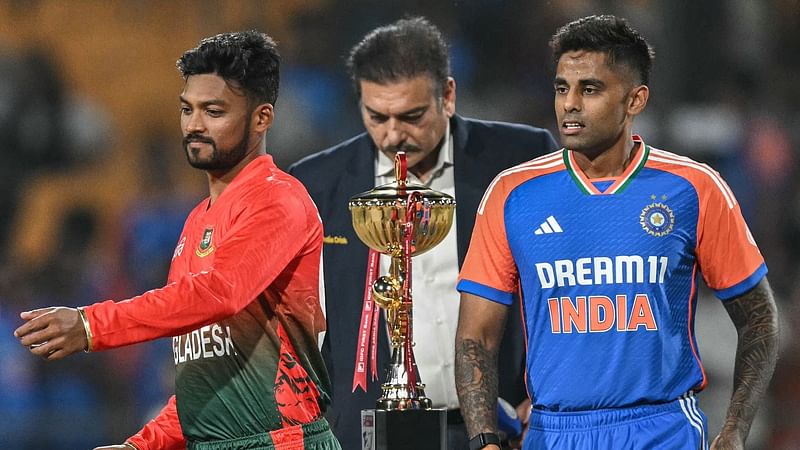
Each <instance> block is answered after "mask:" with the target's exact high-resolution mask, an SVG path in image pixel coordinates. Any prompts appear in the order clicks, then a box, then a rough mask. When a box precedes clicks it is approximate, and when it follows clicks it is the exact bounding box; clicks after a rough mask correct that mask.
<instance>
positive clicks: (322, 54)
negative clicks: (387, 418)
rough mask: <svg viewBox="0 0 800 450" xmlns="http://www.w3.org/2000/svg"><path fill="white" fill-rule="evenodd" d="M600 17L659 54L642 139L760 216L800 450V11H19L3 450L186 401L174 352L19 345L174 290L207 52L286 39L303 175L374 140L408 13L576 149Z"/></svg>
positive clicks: (0, 397)
mask: <svg viewBox="0 0 800 450" xmlns="http://www.w3.org/2000/svg"><path fill="white" fill-rule="evenodd" d="M595 13H614V14H617V15H620V16H623V17H626V18H627V19H628V20H629V21H630V22H631V23H632V24H633V25H634V27H636V28H637V29H639V30H640V32H642V34H643V35H644V36H645V37H646V38H647V39H648V40H649V41H650V42H651V43H652V44H653V46H654V47H655V50H656V55H657V56H656V64H655V68H654V74H653V77H652V83H651V97H650V104H649V106H648V109H647V111H646V113H645V114H644V115H643V116H642V117H641V118H640V119H638V120H637V127H636V128H637V131H638V132H640V133H641V134H642V135H643V136H644V137H645V139H646V141H647V142H648V143H650V144H652V145H654V146H656V147H660V148H663V149H668V150H671V151H674V152H677V153H681V154H684V155H687V156H691V157H693V158H695V159H698V160H700V161H703V162H707V163H709V164H711V165H713V166H714V167H715V168H716V169H717V170H718V171H720V172H721V173H722V174H723V176H724V177H725V178H726V179H727V180H728V182H729V184H730V185H731V187H732V188H733V190H734V192H735V193H736V195H737V197H738V199H739V201H740V203H741V205H742V209H743V211H744V214H745V216H746V218H747V219H748V221H749V224H750V226H751V229H752V231H753V234H754V235H755V237H756V240H757V241H758V243H759V245H760V247H761V249H762V252H763V253H764V256H765V257H766V260H767V263H768V266H769V270H770V272H769V279H770V282H771V283H772V286H773V288H774V289H775V292H776V295H777V300H778V303H779V307H780V311H781V314H782V321H783V322H782V327H783V329H782V346H781V358H780V361H779V364H778V369H777V371H776V373H775V378H774V380H773V382H772V385H771V387H770V391H769V396H768V399H767V401H766V402H765V403H764V404H763V405H762V406H761V410H760V412H759V416H758V420H757V422H756V424H755V425H754V428H753V432H752V434H751V438H750V442H749V444H750V445H749V448H754V449H798V448H800V351H798V350H800V343H798V339H797V336H798V332H800V320H798V319H800V316H799V315H798V310H799V309H800V307H799V306H798V305H800V282H798V274H800V270H798V262H800V177H798V169H800V164H799V163H798V159H799V158H800V108H798V106H797V105H798V104H799V103H800V81H798V78H797V77H798V73H800V58H798V57H797V55H800V0H760V1H755V0H699V1H693V0H686V1H683V0H576V1H555V0H554V1H530V0H408V1H403V2H400V1H376V0H346V1H345V0H280V1H279V0H242V1H220V0H197V1H188V0H179V1H166V0H163V1H158V0H128V1H125V0H107V1H100V0H97V1H91V0H78V1H66V0H64V1H57V0H52V1H47V0H28V1H23V0H0V448H1V449H10V450H27V449H43V448H48V449H65V450H75V449H83V448H92V447H93V446H95V445H99V444H105V443H116V442H121V441H122V440H124V439H125V438H126V437H127V436H129V435H130V434H132V433H134V432H136V431H137V430H138V429H139V427H140V426H141V425H142V424H143V423H144V422H145V421H146V420H148V418H150V417H151V416H152V415H154V414H155V413H156V412H157V411H158V410H159V409H160V407H161V406H162V405H163V403H164V402H165V400H166V398H167V396H168V395H170V393H171V391H172V383H173V376H174V369H173V361H172V351H171V345H170V342H169V341H168V340H166V339H165V340H162V341H159V342H154V343H150V344H145V345H138V346H132V347H128V348H124V349H119V350H114V351H109V352H103V353H99V354H92V355H78V356H75V357H71V358H69V359H67V360H64V361H59V362H54V363H44V362H43V361H40V360H38V359H37V358H34V357H33V356H31V355H30V354H29V353H28V352H27V351H26V350H25V349H23V348H22V347H21V346H19V345H18V343H17V342H16V340H15V339H14V338H13V336H12V332H13V330H14V329H15V328H16V327H17V326H19V325H20V319H19V317H18V315H19V312H20V311H23V310H28V309H32V308H37V307H42V306H47V305H54V304H55V305H69V306H78V305H83V304H88V303H93V302H95V301H98V300H102V299H122V298H127V297H129V296H132V295H135V294H137V293H140V292H142V291H144V290H147V289H150V288H155V287H159V286H161V285H162V284H163V282H164V280H165V277H166V272H167V267H168V264H169V261H170V257H171V255H172V251H173V248H174V246H175V242H176V240H177V236H178V234H179V232H180V229H181V227H182V224H183V219H184V217H185V215H186V214H187V213H188V211H189V210H190V208H191V207H192V206H193V205H194V204H196V202H197V201H199V200H200V199H201V198H202V197H204V196H205V191H206V181H205V177H204V175H203V174H202V173H200V172H198V171H194V170H192V169H190V168H189V167H188V165H187V164H186V162H185V157H184V155H183V152H182V150H181V147H180V138H181V132H180V129H179V126H178V121H179V116H178V106H179V103H178V94H179V93H180V90H181V87H182V80H181V79H180V77H179V75H178V72H177V70H176V69H175V65H174V63H175V60H176V59H177V58H178V57H179V56H180V55H181V53H182V52H183V51H184V50H186V49H188V48H191V47H194V46H195V45H196V43H197V42H198V40H199V39H200V38H202V37H205V36H208V35H212V34H216V33H219V32H223V31H231V30H238V29H244V28H255V29H259V30H262V31H265V32H267V33H269V34H271V35H272V36H274V37H275V38H276V40H277V41H278V44H279V47H280V50H281V53H282V55H283V66H282V80H281V89H280V95H279V98H278V102H277V105H276V121H275V125H274V128H273V130H272V131H271V132H270V135H269V137H268V148H269V151H270V152H271V153H272V154H273V155H274V157H275V159H276V161H277V162H278V164H279V165H280V166H281V167H284V168H286V167H287V166H288V165H289V164H291V163H292V162H294V161H296V160H297V159H298V158H300V157H302V156H304V155H306V154H309V153H311V152H314V151H317V150H320V149H323V148H325V147H328V146H330V145H333V144H335V143H337V142H339V141H341V140H344V139H345V138H347V137H349V136H352V135H354V134H356V133H359V132H360V131H361V130H362V125H361V122H360V117H359V115H358V109H357V104H356V99H355V97H354V95H353V91H352V89H351V86H350V83H349V80H348V77H347V74H346V72H345V67H344V58H345V56H346V54H347V52H348V50H349V48H350V47H351V46H352V45H353V44H355V43H356V42H357V41H358V39H359V38H360V37H361V36H363V35H364V34H365V33H366V32H367V31H369V30H370V29H372V28H374V27H376V26H379V25H382V24H385V23H388V22H391V21H394V20H396V19H398V18H401V17H403V16H405V15H417V14H422V15H426V16H427V17H429V18H430V19H431V20H432V21H433V22H434V23H436V24H437V25H438V26H439V27H441V29H442V30H443V31H444V33H445V35H446V37H447V39H448V41H449V43H450V45H451V58H452V67H453V72H454V76H455V78H456V81H457V85H458V91H457V94H458V99H457V110H458V112H459V113H461V114H463V115H467V116H472V117H477V118H482V119H496V120H506V121H513V122H523V123H529V124H534V125H538V126H542V127H546V128H549V129H551V130H552V131H553V132H554V136H558V134H557V132H555V120H554V114H553V106H552V104H553V103H552V68H553V65H552V63H551V58H550V52H549V48H548V47H547V41H548V39H549V37H550V36H551V35H552V33H553V32H554V31H555V30H556V28H557V27H558V26H560V25H562V24H564V23H566V22H567V21H569V20H572V19H575V18H577V17H581V16H584V15H588V14H595ZM497 151H502V149H501V148H498V149H497ZM587 226H591V224H587ZM699 303H700V306H699V307H698V313H697V314H698V323H697V334H698V339H699V341H700V352H701V357H702V358H703V361H704V363H705V366H706V370H707V373H708V377H709V387H708V389H706V391H705V392H703V393H702V394H701V395H700V403H701V406H702V407H703V408H704V409H705V410H706V412H707V413H708V415H709V422H710V427H711V433H712V436H714V435H715V434H716V433H717V431H718V430H719V427H720V425H721V423H722V418H723V415H724V408H725V406H726V405H727V402H728V398H729V396H730V390H731V385H732V382H731V378H732V368H733V359H734V353H735V346H736V332H735V329H734V328H733V326H732V325H731V323H730V320H729V319H728V317H727V315H726V313H725V311H724V309H723V308H722V306H721V305H720V303H719V301H717V300H716V299H715V298H714V297H713V296H711V295H710V294H709V293H708V292H707V291H703V292H702V294H701V299H700V301H699ZM353 325H354V326H356V324H353ZM581 381H587V382H591V380H581Z"/></svg>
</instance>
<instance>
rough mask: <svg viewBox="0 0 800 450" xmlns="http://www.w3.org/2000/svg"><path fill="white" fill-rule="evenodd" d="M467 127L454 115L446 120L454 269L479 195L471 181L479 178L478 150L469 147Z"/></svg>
mask: <svg viewBox="0 0 800 450" xmlns="http://www.w3.org/2000/svg"><path fill="white" fill-rule="evenodd" d="M469 127H470V124H469V123H468V122H467V121H465V120H464V119H462V118H461V117H460V116H458V115H454V116H453V118H452V119H450V129H451V130H452V133H453V169H454V172H453V173H454V174H455V184H456V246H457V247H458V267H459V268H461V264H463V263H464V257H465V256H466V255H467V248H468V247H469V239H470V236H471V235H472V227H473V225H475V211H477V210H478V203H479V202H480V199H481V197H482V196H483V192H482V191H481V189H480V185H481V183H476V182H475V180H474V178H475V177H480V176H481V173H482V171H481V167H480V162H479V158H480V153H481V151H482V149H481V148H480V147H479V146H476V145H470V144H471V143H470V141H469Z"/></svg>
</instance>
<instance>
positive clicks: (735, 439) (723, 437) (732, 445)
mask: <svg viewBox="0 0 800 450" xmlns="http://www.w3.org/2000/svg"><path fill="white" fill-rule="evenodd" d="M710 450H744V441H742V439H741V438H740V437H739V435H738V434H737V433H733V432H725V430H723V431H722V432H720V433H719V435H718V436H717V437H716V438H714V442H712V443H711V447H710Z"/></svg>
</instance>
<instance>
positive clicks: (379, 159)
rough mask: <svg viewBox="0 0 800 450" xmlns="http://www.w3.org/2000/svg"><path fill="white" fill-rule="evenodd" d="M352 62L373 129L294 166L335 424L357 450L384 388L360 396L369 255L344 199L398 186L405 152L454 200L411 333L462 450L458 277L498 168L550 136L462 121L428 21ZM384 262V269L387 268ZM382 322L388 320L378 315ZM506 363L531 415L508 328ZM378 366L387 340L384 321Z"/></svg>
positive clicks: (417, 171)
mask: <svg viewBox="0 0 800 450" xmlns="http://www.w3.org/2000/svg"><path fill="white" fill-rule="evenodd" d="M348 66H349V69H350V72H351V75H352V79H353V83H354V86H355V89H356V92H357V94H358V96H359V99H360V108H361V114H362V119H363V121H364V126H365V127H366V129H367V132H366V133H362V134H360V135H358V136H356V137H354V138H352V139H349V140H347V141H345V142H343V143H341V144H339V145H336V146H334V147H332V148H330V149H327V150H324V151H322V152H319V153H316V154H314V155H311V156H308V157H306V158H304V159H302V160H301V161H299V162H297V163H296V164H294V165H293V166H292V167H291V168H290V169H289V171H290V173H291V174H292V175H294V176H295V177H297V178H298V179H299V180H300V181H301V182H303V184H305V186H306V188H307V189H308V191H309V193H310V194H311V197H312V198H313V199H314V202H315V203H316V204H317V207H318V208H319V213H320V215H321V216H322V221H323V225H324V229H325V245H324V254H323V262H324V275H325V298H326V310H327V321H328V330H327V334H326V337H325V340H324V344H323V348H322V352H323V357H324V358H325V362H326V364H327V366H328V370H329V372H330V376H331V381H332V384H333V407H332V412H331V414H329V420H331V423H332V425H333V428H334V433H335V434H336V436H337V437H338V438H339V440H340V441H341V443H342V447H343V448H346V449H357V448H361V444H360V430H361V421H360V411H361V410H362V409H370V408H375V401H376V400H377V398H378V397H379V396H380V393H381V390H380V382H382V381H383V379H382V377H381V379H379V380H377V381H371V380H367V381H368V383H367V387H368V389H367V392H363V391H362V390H356V391H355V392H353V372H354V368H355V361H356V347H357V345H358V331H359V330H358V328H359V320H360V317H361V312H362V302H363V292H364V280H365V277H366V269H367V251H368V249H367V247H366V246H365V245H364V244H363V243H361V241H360V240H359V239H358V237H357V236H356V234H355V231H354V230H353V226H352V222H351V216H350V212H349V211H348V208H347V203H348V200H349V199H350V197H352V196H353V195H355V194H358V193H361V192H364V191H367V190H369V189H372V188H373V187H375V186H377V185H380V184H384V183H387V182H390V181H392V180H393V177H394V175H393V174H394V172H393V161H394V155H395V153H396V152H397V151H405V152H406V155H407V160H408V167H409V181H414V182H418V183H422V184H424V185H426V186H428V187H430V188H432V189H435V190H438V191H442V192H446V193H449V194H451V195H454V196H455V198H456V203H457V206H456V214H455V226H454V227H453V229H452V230H451V231H450V234H449V236H448V237H447V238H446V239H445V240H444V241H443V242H442V243H441V244H440V245H438V246H436V247H435V248H433V249H432V250H430V251H428V252H426V253H425V254H424V255H420V256H418V257H415V258H414V265H413V267H412V269H413V273H412V277H413V280H414V314H413V317H414V324H413V327H414V337H415V342H416V346H415V348H414V352H415V354H416V357H417V358H416V359H417V365H418V367H419V372H420V376H421V379H422V382H423V383H425V384H426V394H427V396H428V397H429V398H431V400H432V401H433V404H434V407H440V408H447V409H448V440H449V446H448V448H450V449H462V448H464V449H465V448H467V440H468V436H467V434H466V429H465V427H464V425H463V419H462V418H461V415H460V413H459V410H458V398H457V396H456V392H455V383H454V375H453V371H452V368H453V367H452V366H453V360H454V359H453V358H454V342H455V341H454V340H455V325H456V323H457V321H458V294H457V292H456V291H455V283H456V277H457V274H458V269H459V267H460V266H461V263H462V261H463V260H464V256H465V254H466V250H467V247H468V245H469V239H470V235H471V233H472V227H473V224H474V222H475V213H476V211H477V209H478V204H479V202H480V200H481V197H482V195H483V192H484V190H485V189H486V188H487V186H488V185H489V183H490V182H491V181H492V179H493V178H494V176H495V175H497V174H498V173H499V172H500V171H501V170H503V169H506V168H508V167H511V166H514V165H516V164H519V163H521V162H524V161H527V160H529V159H532V158H534V157H537V156H540V155H542V154H544V153H546V152H549V151H552V150H555V149H556V143H555V141H554V140H553V138H552V136H551V135H550V133H549V132H547V131H546V130H543V129H539V128H533V127H530V126H526V125H515V124H508V123H501V122H486V121H479V120H472V119H467V118H463V117H460V116H458V115H456V114H455V99H456V85H455V80H454V79H453V78H452V77H451V76H450V67H449V61H448V54H447V45H446V43H445V42H444V40H443V38H442V35H441V33H440V32H439V30H438V29H437V28H436V27H435V26H434V25H432V24H431V23H430V22H428V21H427V20H426V19H424V18H413V19H404V20H400V21H397V22H395V23H393V24H390V25H387V26H384V27H380V28H377V29H375V30H373V31H372V32H370V33H369V34H367V35H366V36H365V37H364V39H363V40H362V41H361V42H360V43H358V44H357V45H356V46H355V47H354V48H353V49H352V50H351V53H350V57H349V60H348ZM382 264H383V269H384V270H383V272H385V270H386V267H387V265H386V263H385V262H384V263H382ZM381 316H382V315H381ZM510 322H511V323H509V325H508V326H507V327H506V330H507V334H506V336H507V337H506V339H505V340H504V347H503V350H502V353H501V356H500V365H501V367H502V368H503V369H501V372H500V386H501V387H500V395H501V397H503V398H505V399H507V400H508V401H509V402H511V404H513V405H522V406H521V408H520V410H521V411H522V410H524V409H525V405H526V404H529V403H527V402H526V398H527V395H526V393H525V388H524V384H523V373H524V367H523V356H524V344H523V342H524V337H523V331H522V326H521V321H520V320H518V319H517V320H510ZM379 330H382V335H380V336H379V339H378V352H377V353H378V358H377V361H378V367H379V368H380V370H382V369H383V368H384V367H386V364H387V362H388V357H389V354H390V352H389V343H388V336H387V334H386V331H385V330H386V325H385V322H384V320H383V317H381V322H380V327H379Z"/></svg>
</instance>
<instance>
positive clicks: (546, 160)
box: [478, 149, 564, 216]
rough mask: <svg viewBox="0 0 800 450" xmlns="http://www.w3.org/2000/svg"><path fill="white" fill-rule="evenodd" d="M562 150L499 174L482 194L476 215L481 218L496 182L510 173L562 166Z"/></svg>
mask: <svg viewBox="0 0 800 450" xmlns="http://www.w3.org/2000/svg"><path fill="white" fill-rule="evenodd" d="M563 150H564V149H561V150H556V151H555V152H553V153H548V154H546V155H544V156H540V157H538V158H534V159H532V160H530V161H528V162H525V163H522V164H519V165H516V166H514V167H511V168H509V169H506V170H504V171H502V172H500V173H499V174H498V175H497V176H496V177H495V178H494V180H492V183H491V184H490V185H489V187H488V188H487V189H486V192H484V194H483V198H482V199H481V203H480V205H479V206H478V214H479V215H481V216H482V215H483V210H484V208H485V207H486V201H487V200H488V199H489V195H490V194H491V193H492V190H494V187H495V185H497V182H498V181H500V179H501V178H503V177H504V176H506V175H511V174H512V173H517V172H524V171H526V170H539V169H548V168H550V167H555V166H557V165H559V164H563V163H564V158H563V156H562V152H563ZM551 159H554V160H555V161H553V162H551V161H550V160H551Z"/></svg>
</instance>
